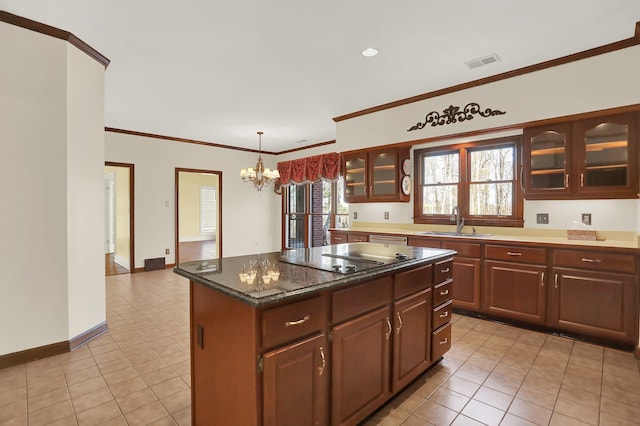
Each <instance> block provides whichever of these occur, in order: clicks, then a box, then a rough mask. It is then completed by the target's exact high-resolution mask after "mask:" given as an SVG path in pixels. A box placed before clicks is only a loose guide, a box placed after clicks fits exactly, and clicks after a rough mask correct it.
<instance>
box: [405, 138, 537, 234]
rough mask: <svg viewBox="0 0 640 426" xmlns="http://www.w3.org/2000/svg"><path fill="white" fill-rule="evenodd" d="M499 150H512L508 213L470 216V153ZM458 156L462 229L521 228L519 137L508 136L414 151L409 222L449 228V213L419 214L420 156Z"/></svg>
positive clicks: (522, 201)
mask: <svg viewBox="0 0 640 426" xmlns="http://www.w3.org/2000/svg"><path fill="white" fill-rule="evenodd" d="M503 147H513V149H514V151H513V168H514V170H513V181H512V182H513V183H512V185H513V188H512V194H513V197H512V214H511V215H510V216H470V214H469V206H470V202H469V201H470V200H469V196H470V186H471V184H472V182H471V161H470V155H469V154H470V152H472V151H480V150H487V149H499V148H503ZM453 153H458V162H459V164H458V175H459V180H458V184H457V186H458V204H457V205H458V210H459V212H460V213H459V214H460V217H461V218H464V219H465V222H464V223H465V226H466V225H469V226H505V227H520V228H521V227H523V226H524V219H523V205H524V197H523V192H522V136H521V135H518V136H509V137H502V138H495V139H488V140H483V141H473V142H466V143H460V144H454V145H443V146H438V147H430V148H423V149H418V150H415V151H414V171H415V174H414V188H415V190H414V204H413V207H414V209H413V210H414V211H413V216H414V217H413V223H416V224H441V225H445V224H446V225H451V223H452V222H451V220H450V218H451V214H450V213H448V214H423V213H422V205H423V191H422V188H423V186H424V184H423V182H422V180H423V176H424V170H423V164H424V161H423V159H424V157H426V156H433V155H445V154H453Z"/></svg>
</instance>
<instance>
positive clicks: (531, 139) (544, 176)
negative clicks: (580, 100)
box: [523, 123, 571, 198]
mask: <svg viewBox="0 0 640 426" xmlns="http://www.w3.org/2000/svg"><path fill="white" fill-rule="evenodd" d="M570 143H571V124H570V123H564V124H559V125H555V126H543V127H532V128H529V129H525V131H524V158H525V161H524V164H523V167H524V173H523V175H524V176H523V182H524V191H525V194H527V195H529V198H535V196H536V195H541V196H545V194H546V195H549V194H555V195H556V196H559V195H562V196H566V194H569V193H570V192H571V188H570V178H571V177H570V175H569V173H570V170H569V168H570V165H571V149H570V147H569V144H570Z"/></svg>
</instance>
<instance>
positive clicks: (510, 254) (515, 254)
mask: <svg viewBox="0 0 640 426" xmlns="http://www.w3.org/2000/svg"><path fill="white" fill-rule="evenodd" d="M507 254H508V255H509V256H522V253H520V252H519V251H508V252H507Z"/></svg>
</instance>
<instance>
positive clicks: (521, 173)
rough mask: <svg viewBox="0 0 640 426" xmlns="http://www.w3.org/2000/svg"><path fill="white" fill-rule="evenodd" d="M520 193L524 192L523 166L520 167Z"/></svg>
mask: <svg viewBox="0 0 640 426" xmlns="http://www.w3.org/2000/svg"><path fill="white" fill-rule="evenodd" d="M520 191H522V192H524V165H522V166H521V167H520Z"/></svg>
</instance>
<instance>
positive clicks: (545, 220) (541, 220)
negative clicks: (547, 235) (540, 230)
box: [536, 213, 549, 225]
mask: <svg viewBox="0 0 640 426" xmlns="http://www.w3.org/2000/svg"><path fill="white" fill-rule="evenodd" d="M536 223H537V224H542V225H548V224H549V213H537V214H536Z"/></svg>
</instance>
